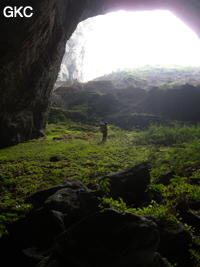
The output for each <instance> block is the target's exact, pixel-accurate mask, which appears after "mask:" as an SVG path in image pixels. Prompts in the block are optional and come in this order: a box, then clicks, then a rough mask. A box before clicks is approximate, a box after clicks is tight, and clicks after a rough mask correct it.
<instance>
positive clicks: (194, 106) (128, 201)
mask: <svg viewBox="0 0 200 267" xmlns="http://www.w3.org/2000/svg"><path fill="white" fill-rule="evenodd" d="M5 2H7V3H5V4H8V5H17V1H14V0H13V1H5ZM26 2H27V3H26ZM23 4H29V5H30V6H32V7H33V8H34V16H33V17H31V18H29V19H24V18H16V19H10V20H8V19H5V18H4V17H3V16H2V14H1V17H0V32H1V39H2V41H1V42H0V55H1V56H0V63H1V70H0V95H1V98H0V148H1V149H0V179H1V182H0V211H1V215H0V249H1V251H2V262H6V265H5V266H14V265H16V264H18V265H20V266H22V267H23V266H24V267H25V266H26V267H27V266H29V267H65V266H68V267H76V266H77V267H78V266H79V267H112V266H113V267H129V266H130V267H131V266H135V267H137V266H138V267H139V266H140V267H165V266H171V267H173V266H178V267H191V266H194V267H198V266H199V265H200V238H199V233H200V232H199V231H200V229H199V225H200V224H199V222H200V206H199V204H200V189H199V184H200V168H199V166H200V160H199V159H200V152H199V151H200V141H199V140H200V126H199V120H200V119H199V112H200V110H199V109H200V108H199V101H200V82H199V80H200V78H199V77H200V75H199V74H200V67H199V65H196V66H184V65H182V66H175V65H172V66H169V65H168V66H160V65H159V64H157V65H156V64H155V65H152V64H151V63H149V64H148V62H147V63H145V64H144V65H142V66H139V67H138V66H137V68H136V67H135V68H132V67H130V66H128V67H127V68H125V67H124V66H123V67H120V66H119V67H116V70H114V71H113V72H109V71H107V72H105V73H103V72H102V73H101V74H100V75H98V76H95V71H94V76H93V78H91V79H90V78H85V77H84V75H85V74H84V72H83V69H84V64H85V63H84V56H85V54H84V53H85V52H84V48H83V47H82V46H81V45H82V40H80V44H81V45H80V44H79V46H78V47H77V39H76V38H79V36H82V35H84V34H83V33H82V32H81V31H79V32H78V33H75V37H74V39H73V36H74V35H72V34H73V32H74V31H75V29H76V27H77V25H78V23H79V22H81V21H85V19H88V18H91V17H95V16H97V15H101V14H105V13H108V12H114V11H120V10H128V11H152V10H168V11H169V12H172V13H173V14H174V15H175V16H176V17H177V18H179V19H180V20H181V21H183V22H184V23H185V24H186V25H187V26H188V27H190V28H191V29H192V30H193V31H194V32H195V33H196V35H197V36H200V25H199V24H200V19H199V14H200V6H199V3H198V1H197V0H193V1H190V2H189V1H186V0H177V1H172V0H168V1H162V0H149V1H147V0H142V1H139V0H135V1H134V0H125V1H122V0H109V1H105V0H101V1H90V0H88V1H83V0H81V1H78V0H74V1H71V0H65V1H64V0H61V1H54V0H53V1H47V0H44V1H23ZM89 27H90V25H89ZM91 27H92V26H91ZM136 28H137V27H136ZM122 30H123V29H122ZM94 31H95V30H94ZM121 34H122V33H121ZM71 36H72V39H70V37H71ZM77 36H78V37H77ZM163 36H164V35H163ZM119 37H120V36H119ZM86 38H87V37H86ZM102 38H103V37H102ZM113 39H114V38H113ZM67 40H69V41H68V42H67ZM78 42H79V41H78ZM66 43H67V45H66ZM98 49H101V47H99V48H98ZM193 50H195V49H193ZM80 51H82V52H80ZM78 52H80V54H78ZM157 52H158V51H157ZM193 52H194V51H193ZM95 53H96V54H97V53H98V50H97V51H96V52H94V54H95ZM155 53H156V52H155ZM99 54H101V53H100V52H99ZM147 54H148V53H147ZM135 56H136V55H135ZM107 58H108V56H107ZM139 58H140V57H139ZM194 58H195V54H194ZM197 58H198V54H197V55H196V58H195V60H196V62H198V60H197ZM109 60H110V61H112V59H109ZM113 60H114V59H113ZM139 62H140V61H139ZM93 64H94V63H93ZM93 64H91V66H93ZM199 64H200V61H199ZM86 65H87V64H86ZM101 68H102V67H99V69H101ZM93 69H94V68H93ZM105 69H106V68H105ZM59 71H60V72H59ZM87 71H88V73H89V74H90V72H91V71H92V69H91V70H89V69H88V70H87ZM89 74H88V77H89ZM91 77H92V76H91ZM104 122H106V123H108V124H106V126H105V124H103V125H104V126H103V128H102V123H104ZM102 129H103V130H102ZM105 131H106V137H105ZM102 135H103V139H102ZM107 135H108V136H107Z"/></svg>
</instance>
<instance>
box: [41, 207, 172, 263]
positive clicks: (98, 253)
mask: <svg viewBox="0 0 200 267" xmlns="http://www.w3.org/2000/svg"><path fill="white" fill-rule="evenodd" d="M56 243H57V244H56V246H55V249H54V250H53V252H52V254H51V256H50V257H49V258H46V259H44V260H43V261H42V262H41V263H40V264H39V265H38V267H50V266H52V267H53V266H55V267H58V266H59V267H61V266H69V267H70V266H73V267H86V266H87V267H128V266H152V267H153V266H154V267H156V266H157V267H160V266H168V265H165V263H164V261H163V260H162V258H161V257H160V256H159V255H158V254H157V253H156V249H157V246H158V243H159V232H158V231H157V227H156V224H154V223H153V222H151V221H150V220H147V219H145V218H144V217H142V216H139V215H134V214H129V213H119V212H116V211H114V210H106V211H104V212H99V213H96V214H94V215H92V216H89V217H87V218H86V219H84V220H82V221H80V222H79V223H78V224H75V225H74V226H72V227H71V228H69V229H68V230H67V231H66V232H65V233H63V234H62V235H61V236H59V237H58V239H57V242H56ZM161 262H162V264H163V265H158V264H160V263H161Z"/></svg>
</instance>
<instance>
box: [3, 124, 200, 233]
mask: <svg viewBox="0 0 200 267" xmlns="http://www.w3.org/2000/svg"><path fill="white" fill-rule="evenodd" d="M199 133H200V127H185V128H183V127H182V128H181V129H180V128H178V127H177V128H175V129H169V128H167V127H157V128H156V127H154V128H151V129H150V130H148V131H145V132H142V131H135V132H128V131H122V130H120V129H118V128H115V127H114V126H109V138H108V141H107V143H106V144H103V145H102V144H100V141H101V133H100V132H99V129H98V128H97V127H94V126H89V125H81V124H78V123H73V122H70V121H69V122H66V123H60V124H50V125H48V126H47V136H46V137H44V138H41V139H38V140H32V141H30V142H27V143H23V144H19V145H16V146H13V147H10V148H6V149H2V150H0V214H1V215H0V235H2V234H4V233H6V224H7V223H9V222H12V221H14V220H16V219H17V218H19V217H21V216H24V214H25V213H26V212H27V211H28V210H29V209H30V206H29V205H28V204H25V203H24V199H25V198H26V197H27V196H29V195H30V194H32V193H34V192H36V191H38V190H40V189H45V188H48V187H50V186H52V185H55V184H58V183H60V182H63V181H65V180H66V179H68V178H74V179H80V180H82V181H83V182H84V183H86V184H87V183H89V182H90V181H98V177H101V176H104V175H107V174H110V173H112V172H116V171H119V170H122V169H125V168H126V167H128V166H130V165H135V164H137V163H140V162H143V161H149V162H150V164H151V167H152V168H151V177H152V180H154V179H155V178H156V177H157V176H159V175H160V174H163V173H165V172H166V171H172V170H173V171H175V172H176V174H177V177H176V178H175V180H174V181H173V183H172V185H170V186H168V187H167V186H162V185H158V186H155V185H154V186H151V190H154V191H158V192H160V193H161V194H162V196H163V197H164V198H165V199H166V201H164V202H163V203H162V204H158V203H156V202H153V203H151V205H150V206H149V207H145V208H144V209H137V210H136V209H134V210H132V212H136V213H139V214H147V215H153V214H154V215H157V216H161V217H165V218H166V217H167V218H169V219H173V220H179V218H178V215H177V216H176V212H175V210H174V209H173V206H174V201H179V200H180V199H181V198H182V197H185V196H187V198H190V199H200V189H199V186H192V185H189V184H188V183H187V179H188V177H196V178H198V177H200V141H199V136H200V134H199ZM159 136H161V137H160V138H159ZM183 136H184V138H183ZM161 140H162V141H161ZM180 140H181V141H180ZM183 142H184V143H183ZM54 156H56V157H59V158H60V160H59V161H57V162H52V161H51V160H50V159H51V157H54ZM105 202H106V205H108V203H109V204H110V206H114V207H115V208H116V207H118V208H119V209H125V208H126V209H127V207H125V204H124V203H123V202H121V203H119V202H113V200H112V199H106V200H105ZM129 211H130V210H129Z"/></svg>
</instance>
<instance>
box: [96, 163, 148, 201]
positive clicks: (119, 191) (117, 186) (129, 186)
mask: <svg viewBox="0 0 200 267" xmlns="http://www.w3.org/2000/svg"><path fill="white" fill-rule="evenodd" d="M106 178H107V179H108V180H109V181H110V194H111V196H112V197H113V198H114V199H117V198H122V199H123V200H124V201H125V202H126V203H127V204H130V205H132V204H133V205H136V206H137V205H139V204H141V203H144V202H145V201H148V200H149V199H148V193H147V192H146V190H147V186H148V185H149V184H150V173H149V167H148V164H147V163H141V164H138V165H136V166H133V167H130V168H128V169H127V170H125V171H122V172H118V173H115V174H112V175H110V176H107V177H106ZM101 179H104V178H101Z"/></svg>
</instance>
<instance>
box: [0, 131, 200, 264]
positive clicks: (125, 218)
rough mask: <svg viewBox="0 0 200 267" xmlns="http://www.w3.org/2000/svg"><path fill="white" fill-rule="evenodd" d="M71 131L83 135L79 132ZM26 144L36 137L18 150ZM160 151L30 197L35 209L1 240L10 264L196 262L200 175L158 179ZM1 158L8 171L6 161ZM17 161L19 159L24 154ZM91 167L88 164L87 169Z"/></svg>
mask: <svg viewBox="0 0 200 267" xmlns="http://www.w3.org/2000/svg"><path fill="white" fill-rule="evenodd" d="M85 127H86V126H85ZM124 134H125V132H124V133H123V135H124ZM71 135H73V136H74V137H75V136H76V138H77V136H78V134H77V131H76V132H73V134H72V133H71ZM82 137H83V136H82ZM97 137H98V136H97ZM66 138H67V139H66ZM69 138H72V136H70V135H69V134H68V135H65V136H64V137H63V135H60V137H59V138H58V136H57V137H55V136H54V137H53V140H52V136H51V141H48V140H47V141H44V140H40V141H38V142H39V143H38V144H39V146H40V147H41V146H42V145H43V146H44V148H43V149H45V145H47V146H48V147H49V148H50V147H51V146H52V144H53V143H54V144H56V145H57V149H58V145H63V144H64V143H62V142H69ZM78 138H80V136H79V137H78ZM95 140H96V139H95ZM77 141H78V140H76V142H77ZM45 142H47V143H45ZM78 142H79V141H78ZM84 142H85V141H84ZM95 142H96V141H95ZM109 142H110V140H109V141H108V145H105V146H104V145H102V146H98V147H99V148H97V147H96V152H97V151H98V149H105V150H104V152H103V153H104V156H106V151H107V152H108V150H109V149H111V147H113V144H112V143H111V144H109ZM26 145H27V146H30V145H34V141H33V142H32V144H31V142H29V143H27V144H24V145H18V146H19V147H18V146H16V148H14V149H16V151H18V153H20V147H21V152H22V154H23V153H24V152H23V149H22V146H24V147H25V146H26ZM70 145H71V146H72V144H70ZM84 146H86V144H85V143H84ZM93 146H94V145H93ZM71 149H72V150H73V149H74V148H73V146H72V147H71ZM82 149H83V147H82ZM112 149H113V148H112ZM130 149H131V148H130V146H129V147H128V148H127V151H128V150H130ZM138 149H139V148H138ZM180 149H181V147H180ZM94 150H95V149H94ZM2 151H3V150H2ZM4 151H5V152H6V153H8V151H9V149H8V150H4ZM124 151H125V150H124ZM11 153H12V155H13V150H12V148H11ZM80 153H81V152H79V154H80ZM114 153H116V151H114ZM121 153H122V151H121ZM185 153H186V150H185ZM90 154H91V151H90ZM93 154H94V155H95V153H94V151H93ZM125 154H127V156H128V152H125ZM143 154H144V152H143ZM77 155H78V154H77ZM94 155H93V157H94ZM113 155H114V154H113ZM156 155H157V154H152V153H151V154H150V156H149V158H148V160H146V161H144V160H142V161H143V162H141V163H138V164H135V165H133V166H132V167H129V168H125V170H122V171H120V172H116V173H114V174H108V175H104V176H99V177H98V179H97V180H98V182H95V181H93V180H91V182H89V181H88V180H87V182H84V179H83V180H82V181H81V179H70V178H68V179H66V180H65V181H64V182H62V183H60V184H58V185H55V186H52V187H49V188H47V189H44V190H40V191H38V190H36V191H37V192H36V193H34V194H29V196H28V197H26V203H31V205H32V209H31V210H30V212H29V213H28V214H27V215H26V216H25V217H22V218H21V219H19V220H17V221H15V222H13V223H10V224H8V225H7V228H8V233H9V235H3V237H2V238H1V239H0V250H1V254H2V262H5V265H4V266H15V265H19V266H22V267H23V266H24V267H25V266H26V267H27V266H29V267H68V266H69V267H112V266H113V267H129V266H130V267H133V266H135V267H136V266H138V267H139V266H141V267H142V266H143V267H165V266H179V267H198V266H199V262H198V253H199V248H200V246H199V241H198V240H199V239H198V238H199V231H200V228H199V226H200V216H199V210H200V201H199V196H196V197H195V198H194V194H196V193H197V192H199V191H198V190H199V189H198V188H199V184H200V178H198V177H197V178H192V177H191V175H190V176H188V177H185V178H182V180H180V177H179V178H178V177H176V176H177V175H176V173H175V172H174V171H172V170H171V171H168V172H164V173H163V174H162V175H159V176H157V178H156V179H155V180H154V181H153V183H152V178H151V172H152V169H151V168H152V166H151V164H152V162H151V160H153V161H155V158H154V159H153V157H156ZM96 156H97V154H96ZM101 156H102V155H101ZM125 156H126V155H125ZM29 157H30V155H29ZM109 157H111V155H110V156H109ZM131 157H132V156H131ZM23 160H24V159H23ZM49 160H50V161H51V163H52V164H57V163H59V162H62V160H63V158H62V157H60V156H58V155H57V156H56V155H54V156H51V157H50V159H49ZM94 160H95V159H94ZM165 161H166V159H165ZM0 162H1V165H0V166H1V168H2V170H3V166H4V164H5V162H6V160H5V158H0ZM16 162H17V164H19V163H20V161H19V159H18V160H17V161H16ZM30 162H31V160H30ZM9 163H10V162H9ZM82 163H83V162H82ZM13 164H14V162H13ZM23 164H24V163H23ZM92 164H94V163H93V162H90V163H88V162H87V167H88V168H90V165H92ZM190 164H191V163H190ZM65 165H66V164H65ZM128 165H130V164H128ZM187 167H188V166H187ZM18 168H19V166H18ZM23 168H25V165H23ZM59 168H60V167H58V169H59ZM68 168H69V167H68ZM121 169H122V168H121ZM186 169H187V168H186ZM4 170H5V166H4ZM29 171H30V170H29ZM68 171H69V169H68ZM19 173H20V172H19ZM10 174H11V173H10ZM20 175H22V173H21V174H20ZM26 175H27V173H26ZM19 177H20V176H19ZM34 179H36V178H35V177H34ZM33 183H34V182H33ZM55 184H56V183H55ZM195 190H196V191H195ZM191 192H192V193H191ZM192 194H193V195H192ZM198 194H199V193H198ZM191 195H192V196H193V198H192V197H191ZM188 196H189V197H188ZM2 207H3V206H1V209H3V208H2ZM4 212H5V210H4ZM195 253H196V254H195Z"/></svg>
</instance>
